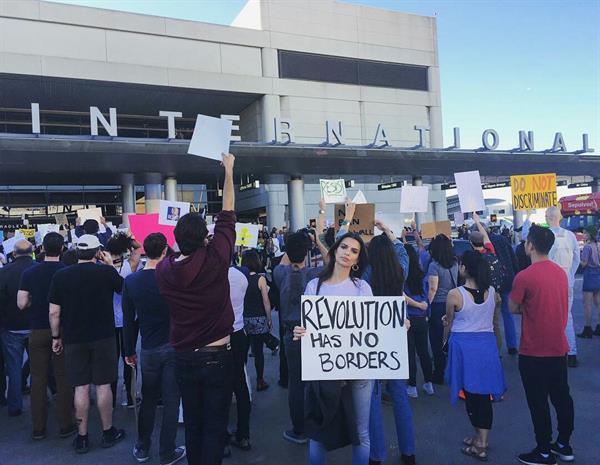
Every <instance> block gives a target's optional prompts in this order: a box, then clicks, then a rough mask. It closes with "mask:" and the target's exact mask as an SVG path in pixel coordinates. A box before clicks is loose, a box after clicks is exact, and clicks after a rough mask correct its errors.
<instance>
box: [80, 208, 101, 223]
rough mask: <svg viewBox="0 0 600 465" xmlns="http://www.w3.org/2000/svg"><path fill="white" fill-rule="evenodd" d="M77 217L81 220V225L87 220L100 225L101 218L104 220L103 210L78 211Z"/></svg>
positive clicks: (86, 209)
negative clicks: (94, 221)
mask: <svg viewBox="0 0 600 465" xmlns="http://www.w3.org/2000/svg"><path fill="white" fill-rule="evenodd" d="M77 217H78V218H79V219H80V220H81V224H82V225H83V223H85V221H86V220H96V221H97V222H98V224H100V218H102V209H101V208H84V209H81V210H77Z"/></svg>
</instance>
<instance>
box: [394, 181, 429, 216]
mask: <svg viewBox="0 0 600 465" xmlns="http://www.w3.org/2000/svg"><path fill="white" fill-rule="evenodd" d="M428 210H429V186H404V187H403V188H402V189H401V192H400V213H427V211H428Z"/></svg>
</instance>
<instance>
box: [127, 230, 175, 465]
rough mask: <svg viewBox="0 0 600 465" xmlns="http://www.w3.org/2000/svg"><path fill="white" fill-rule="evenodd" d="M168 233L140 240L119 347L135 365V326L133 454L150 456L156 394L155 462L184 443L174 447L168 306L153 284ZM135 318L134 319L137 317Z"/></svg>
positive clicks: (171, 458)
mask: <svg viewBox="0 0 600 465" xmlns="http://www.w3.org/2000/svg"><path fill="white" fill-rule="evenodd" d="M167 249H168V246H167V239H166V237H165V236H164V235H163V234H161V233H154V234H150V235H149V236H148V237H146V239H145V240H144V251H145V252H146V256H147V257H148V262H147V263H146V266H145V267H144V269H143V270H140V271H137V272H135V273H133V274H130V275H129V276H127V278H126V279H125V283H124V284H123V299H122V306H123V353H124V354H125V361H126V362H127V364H128V365H129V366H131V367H132V368H134V369H135V365H136V364H137V356H136V353H135V347H136V343H137V328H138V324H139V329H140V333H141V337H142V350H141V353H140V358H141V362H142V363H141V365H142V405H141V407H140V414H139V421H138V439H137V442H136V444H135V447H134V449H133V456H134V457H135V459H136V460H137V461H138V462H145V461H146V460H148V459H149V457H150V445H151V437H152V431H153V429H154V418H155V414H156V406H157V403H158V399H159V397H160V396H161V395H162V401H163V405H164V409H163V414H162V425H161V428H160V446H159V454H160V463H161V464H162V465H165V464H173V463H175V462H177V461H179V460H181V459H182V458H183V457H185V447H175V438H176V436H177V420H178V416H179V400H180V398H181V396H180V395H179V387H178V386H177V381H176V377H175V351H174V349H173V348H172V347H171V345H170V344H169V318H170V315H169V307H168V306H167V303H166V302H165V300H164V299H163V298H162V296H161V295H160V293H159V290H158V285H157V284H156V275H155V273H156V271H155V270H156V265H157V264H158V263H159V262H160V261H161V260H162V259H163V258H165V256H166V254H167ZM136 318H137V323H136Z"/></svg>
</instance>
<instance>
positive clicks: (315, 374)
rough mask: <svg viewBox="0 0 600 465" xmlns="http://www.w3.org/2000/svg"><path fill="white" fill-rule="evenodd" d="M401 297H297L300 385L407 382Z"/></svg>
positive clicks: (405, 343) (404, 311)
mask: <svg viewBox="0 0 600 465" xmlns="http://www.w3.org/2000/svg"><path fill="white" fill-rule="evenodd" d="M405 320H406V303H405V301H404V297H334V296H302V326H303V327H304V328H306V334H305V336H304V337H303V338H302V380H303V381H314V380H336V379H337V380H351V379H407V378H408V345H407V330H406V326H405Z"/></svg>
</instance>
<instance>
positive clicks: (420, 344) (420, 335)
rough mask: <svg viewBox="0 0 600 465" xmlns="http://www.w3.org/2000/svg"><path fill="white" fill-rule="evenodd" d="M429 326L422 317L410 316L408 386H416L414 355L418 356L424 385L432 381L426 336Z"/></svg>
mask: <svg viewBox="0 0 600 465" xmlns="http://www.w3.org/2000/svg"><path fill="white" fill-rule="evenodd" d="M428 333H429V326H428V324H427V318H425V317H424V316H411V317H410V329H409V330H408V372H409V376H408V384H409V386H416V385H417V361H416V357H415V353H416V354H417V355H418V356H419V362H420V363H421V370H422V371H423V379H424V381H425V382H426V383H428V382H430V381H431V380H432V378H431V376H432V373H431V356H430V355H429V341H428V339H427V335H428Z"/></svg>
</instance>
